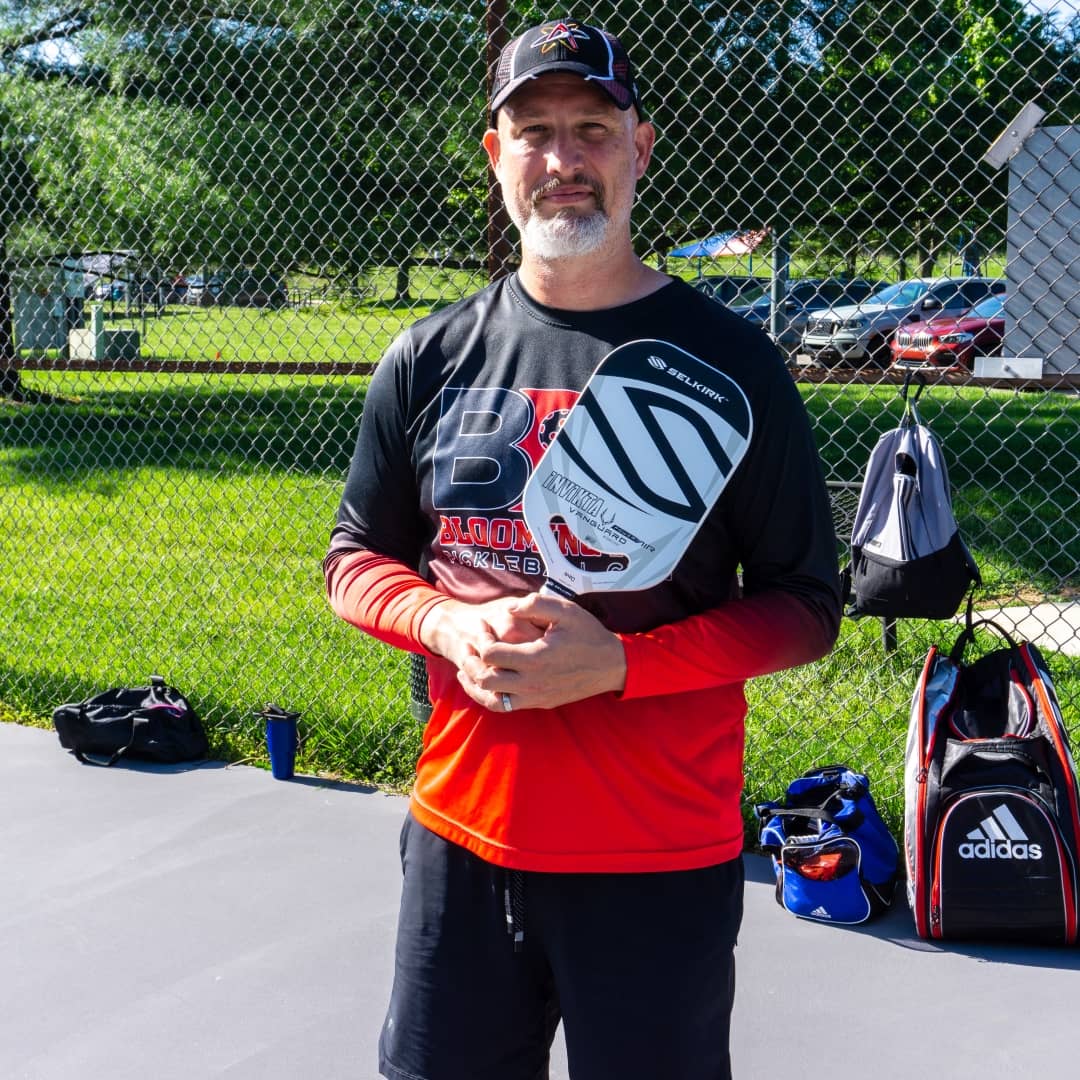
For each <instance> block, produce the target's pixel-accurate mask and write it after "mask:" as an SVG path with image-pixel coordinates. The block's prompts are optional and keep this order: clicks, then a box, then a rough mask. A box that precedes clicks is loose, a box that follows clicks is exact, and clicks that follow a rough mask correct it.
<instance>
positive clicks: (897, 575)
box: [844, 384, 981, 619]
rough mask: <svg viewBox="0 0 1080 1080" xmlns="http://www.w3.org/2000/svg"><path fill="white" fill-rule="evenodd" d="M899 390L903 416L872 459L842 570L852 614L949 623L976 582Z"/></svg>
mask: <svg viewBox="0 0 1080 1080" xmlns="http://www.w3.org/2000/svg"><path fill="white" fill-rule="evenodd" d="M921 392H922V386H921V385H920V387H919V389H918V390H917V391H916V393H915V397H914V398H913V399H912V400H911V401H910V402H909V401H908V400H907V385H906V384H905V386H904V389H903V391H902V393H903V397H904V416H903V419H902V421H901V423H900V426H899V427H898V428H896V429H895V430H894V431H889V432H886V433H885V434H884V435H882V436H881V438H880V439H879V440H878V442H877V445H876V446H875V447H874V449H873V451H872V452H871V454H870V460H869V462H868V463H867V466H866V474H865V476H864V478H863V484H862V488H861V490H860V493H859V502H858V506H857V507H856V510H855V522H854V524H853V526H852V530H851V563H850V565H849V566H848V567H847V568H846V569H845V571H844V591H845V593H846V594H848V595H849V596H850V598H851V605H850V608H849V611H848V613H849V614H850V615H854V616H859V615H877V616H881V617H883V618H889V619H898V618H906V619H950V618H952V616H953V615H955V614H956V612H957V611H958V610H959V608H960V604H961V602H962V601H963V599H964V594H965V593H966V592H968V590H969V589H970V588H971V587H972V585H973V584H974V585H979V584H981V578H980V575H979V568H978V566H977V565H976V563H975V560H974V559H973V558H972V556H971V553H970V552H969V551H968V549H967V547H966V545H965V544H964V541H963V539H962V538H961V536H960V530H959V528H958V526H957V524H956V518H955V517H954V516H953V509H952V496H951V494H950V491H949V477H948V471H947V469H946V466H945V457H944V455H943V454H942V452H941V446H940V445H939V444H938V441H937V439H935V438H934V434H933V432H931V431H930V429H929V428H928V427H926V426H925V425H924V424H923V423H922V422H921V421H920V419H919V414H918V412H917V410H916V408H915V401H916V400H917V399H918V396H919V394H920V393H921Z"/></svg>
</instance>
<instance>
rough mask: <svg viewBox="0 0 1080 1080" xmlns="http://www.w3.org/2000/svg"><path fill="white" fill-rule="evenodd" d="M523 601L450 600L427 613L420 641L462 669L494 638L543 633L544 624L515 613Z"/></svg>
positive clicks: (521, 638)
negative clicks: (463, 601)
mask: <svg viewBox="0 0 1080 1080" xmlns="http://www.w3.org/2000/svg"><path fill="white" fill-rule="evenodd" d="M520 603H521V598H520V597H516V596H506V597H501V598H500V599H498V600H492V601H490V602H489V603H486V604H466V603H462V602H461V601H460V600H448V601H446V602H445V603H442V604H439V605H438V606H437V607H434V608H432V609H431V611H429V612H428V614H427V615H425V616H424V621H423V622H422V623H421V624H420V629H419V636H420V641H421V643H422V644H423V645H424V647H425V648H426V649H430V650H431V651H432V652H433V653H435V655H436V656H445V657H446V659H447V660H449V661H450V662H451V663H452V664H453V665H454V667H456V668H457V669H458V670H459V671H460V670H461V667H462V665H463V664H464V663H465V661H466V660H467V659H469V658H473V657H476V656H478V655H480V653H481V652H482V651H483V650H485V649H487V648H488V647H489V646H490V645H491V644H492V642H494V641H497V640H501V641H509V642H517V643H520V642H524V641H535V640H537V639H538V638H540V637H542V636H543V634H544V627H543V626H537V625H535V624H534V623H533V622H531V621H530V620H529V619H528V618H525V617H523V616H519V615H517V614H515V612H514V608H515V607H516V606H517V605H518V604H520ZM481 704H482V705H486V704H487V702H486V701H483V702H481Z"/></svg>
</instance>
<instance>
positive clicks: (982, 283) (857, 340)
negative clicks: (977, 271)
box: [801, 277, 1005, 367]
mask: <svg viewBox="0 0 1080 1080" xmlns="http://www.w3.org/2000/svg"><path fill="white" fill-rule="evenodd" d="M1004 291H1005V279H1004V278H981V277H938V278H910V279H909V280H907V281H900V282H897V283H896V284H893V285H886V286H885V287H884V288H882V289H879V290H878V291H877V292H875V293H872V294H871V295H870V296H868V297H867V298H866V299H865V300H863V301H862V302H860V303H857V304H850V305H844V306H841V307H836V308H832V309H831V310H830V311H827V312H823V313H821V314H817V315H811V316H810V319H809V321H808V323H807V326H806V332H805V333H804V334H803V338H802V353H801V355H805V356H806V357H807V358H808V359H809V360H811V361H813V362H815V363H819V364H823V365H825V366H826V367H833V366H835V365H837V364H853V365H855V366H857V367H862V366H864V365H866V364H876V365H878V366H879V367H885V366H886V365H887V364H888V363H889V362H890V361H891V359H892V353H891V351H890V348H889V339H890V338H891V337H892V335H893V334H894V333H895V332H896V330H897V328H898V327H900V326H902V325H904V324H906V323H914V322H921V321H923V320H925V319H929V318H933V317H935V316H938V315H959V314H961V313H962V312H964V311H967V310H968V308H970V307H971V306H972V305H973V304H977V303H979V302H980V301H982V300H985V299H986V298H987V297H989V296H994V295H999V294H1001V293H1004Z"/></svg>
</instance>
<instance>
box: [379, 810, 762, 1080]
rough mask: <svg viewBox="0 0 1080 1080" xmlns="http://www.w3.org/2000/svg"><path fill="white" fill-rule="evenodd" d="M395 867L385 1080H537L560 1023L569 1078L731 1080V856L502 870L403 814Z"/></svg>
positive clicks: (735, 884)
mask: <svg viewBox="0 0 1080 1080" xmlns="http://www.w3.org/2000/svg"><path fill="white" fill-rule="evenodd" d="M401 857H402V867H403V870H404V884H403V887H402V897H401V913H400V919H399V923H398V938H397V949H396V954H395V971H394V986H393V990H392V993H391V998H390V1009H389V1012H388V1014H387V1018H386V1022H385V1024H384V1025H383V1030H382V1035H381V1037H380V1040H379V1066H380V1070H381V1072H382V1075H383V1076H386V1077H389V1078H391V1080H544V1078H546V1077H547V1075H548V1055H549V1051H550V1047H551V1043H552V1040H553V1039H554V1036H555V1030H556V1028H557V1027H558V1024H559V1021H560V1019H561V1020H562V1022H563V1028H564V1035H565V1039H566V1050H567V1058H568V1061H569V1067H570V1075H571V1076H572V1077H573V1078H574V1080H615V1078H618V1080H728V1078H729V1077H730V1075H731V1066H730V1059H729V1054H728V1031H729V1024H730V1018H731V1006H732V1000H733V997H734V990H735V960H734V955H733V950H734V946H735V939H736V936H737V934H738V930H739V924H740V922H741V921H742V897H743V867H742V860H741V859H735V860H733V861H731V862H727V863H722V864H720V865H719V866H712V867H708V868H706V869H703V870H684V871H675V872H665V873H649V874H549V873H537V872H532V871H527V872H524V873H522V872H518V871H513V872H511V871H506V870H503V869H501V868H499V867H496V866H492V865H491V864H490V863H487V862H485V861H484V860H483V859H480V858H477V857H476V856H475V855H472V854H471V853H469V852H467V851H466V850H465V849H464V848H461V847H459V846H458V845H456V844H451V843H448V842H447V841H445V840H443V839H441V838H440V837H438V836H436V835H435V834H434V833H432V832H431V831H430V830H428V829H425V828H424V827H423V826H422V825H420V824H418V823H417V822H416V821H414V820H413V819H412V817H411V815H410V816H409V817H408V818H407V820H406V822H405V825H404V827H403V829H402V833H401ZM508 894H509V896H508ZM515 939H519V940H516V941H515Z"/></svg>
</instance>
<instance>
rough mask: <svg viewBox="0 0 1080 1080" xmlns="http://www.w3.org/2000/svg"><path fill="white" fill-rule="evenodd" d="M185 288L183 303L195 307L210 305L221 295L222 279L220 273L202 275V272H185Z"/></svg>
mask: <svg viewBox="0 0 1080 1080" xmlns="http://www.w3.org/2000/svg"><path fill="white" fill-rule="evenodd" d="M185 278H186V280H187V288H186V289H185V290H184V303H185V304H194V305H195V307H210V306H211V305H213V304H216V303H217V298H218V296H220V295H221V285H222V279H221V275H220V274H211V275H210V276H209V277H204V276H203V275H202V274H186V275H185Z"/></svg>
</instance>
